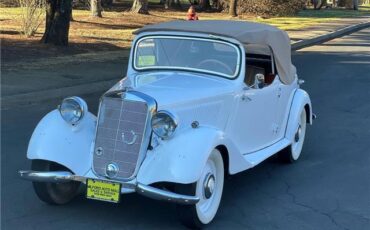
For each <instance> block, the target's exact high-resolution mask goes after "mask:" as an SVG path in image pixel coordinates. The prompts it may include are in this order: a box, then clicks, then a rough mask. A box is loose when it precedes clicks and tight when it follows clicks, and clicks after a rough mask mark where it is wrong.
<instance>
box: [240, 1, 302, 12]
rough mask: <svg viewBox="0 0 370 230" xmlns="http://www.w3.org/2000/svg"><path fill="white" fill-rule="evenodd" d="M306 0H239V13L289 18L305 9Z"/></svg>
mask: <svg viewBox="0 0 370 230" xmlns="http://www.w3.org/2000/svg"><path fill="white" fill-rule="evenodd" d="M306 2H307V1H306V0H240V2H239V13H251V14H254V15H258V16H290V15H294V14H296V13H297V12H298V11H299V10H301V9H303V8H304V7H305V3H306Z"/></svg>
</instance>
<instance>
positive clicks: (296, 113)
mask: <svg viewBox="0 0 370 230" xmlns="http://www.w3.org/2000/svg"><path fill="white" fill-rule="evenodd" d="M302 111H305V112H306V115H307V123H309V124H312V106H311V100H310V96H309V95H308V93H307V92H306V91H304V90H302V89H297V90H296V92H295V93H294V97H293V101H292V106H291V108H290V113H289V118H288V123H287V128H286V132H285V137H286V138H287V139H288V140H289V141H291V142H293V139H294V136H295V133H296V131H297V128H298V123H299V120H300V114H301V112H302Z"/></svg>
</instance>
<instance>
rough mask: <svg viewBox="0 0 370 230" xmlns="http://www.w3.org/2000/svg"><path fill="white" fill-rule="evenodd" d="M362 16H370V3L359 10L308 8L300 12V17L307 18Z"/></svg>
mask: <svg viewBox="0 0 370 230" xmlns="http://www.w3.org/2000/svg"><path fill="white" fill-rule="evenodd" d="M361 16H370V5H363V6H360V7H359V10H358V11H357V10H347V9H321V10H313V9H308V10H302V11H300V12H299V13H298V17H306V18H307V17H308V18H353V17H361Z"/></svg>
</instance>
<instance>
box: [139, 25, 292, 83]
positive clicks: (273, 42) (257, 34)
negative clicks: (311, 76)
mask: <svg viewBox="0 0 370 230" xmlns="http://www.w3.org/2000/svg"><path fill="white" fill-rule="evenodd" d="M160 31H178V32H195V33H203V34H211V35H218V36H224V37H230V38H234V39H236V40H238V41H240V42H241V43H243V44H259V45H267V46H269V47H271V49H272V51H273V53H274V59H275V63H276V69H277V71H278V74H279V77H280V79H281V81H282V82H283V83H285V84H291V83H292V82H293V81H294V80H295V75H296V68H295V67H294V65H292V61H291V47H290V39H289V36H288V34H287V33H286V32H285V31H283V30H280V29H278V28H276V27H274V26H270V25H267V24H261V23H254V22H245V21H226V20H199V21H182V20H178V21H170V22H164V23H159V24H154V25H148V26H144V27H143V28H141V29H139V30H136V31H135V32H134V34H140V33H143V32H160Z"/></svg>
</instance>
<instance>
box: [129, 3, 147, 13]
mask: <svg viewBox="0 0 370 230" xmlns="http://www.w3.org/2000/svg"><path fill="white" fill-rule="evenodd" d="M131 12H134V13H138V14H149V11H148V0H134V3H133V4H132V7H131Z"/></svg>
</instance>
